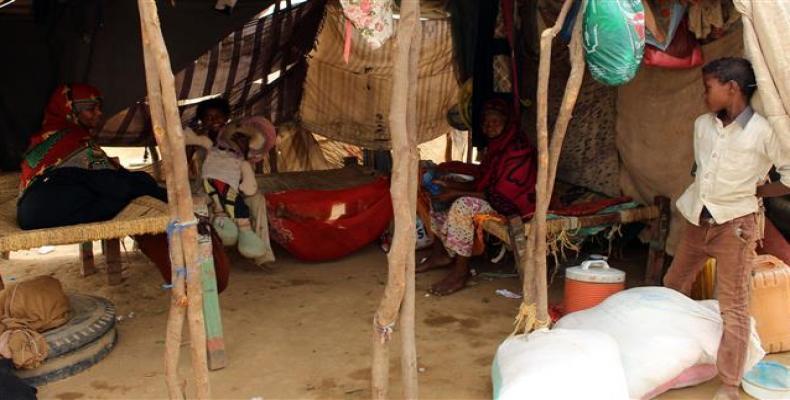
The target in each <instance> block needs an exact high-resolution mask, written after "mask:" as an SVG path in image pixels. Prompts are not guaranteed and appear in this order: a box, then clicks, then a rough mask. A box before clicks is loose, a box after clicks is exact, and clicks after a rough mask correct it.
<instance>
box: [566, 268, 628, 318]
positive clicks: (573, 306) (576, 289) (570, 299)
mask: <svg viewBox="0 0 790 400" xmlns="http://www.w3.org/2000/svg"><path fill="white" fill-rule="evenodd" d="M623 289H625V272H623V271H620V270H619V269H615V268H612V267H610V266H609V264H608V263H607V262H606V260H602V259H594V260H587V261H584V262H582V265H580V266H578V267H571V268H568V269H566V270H565V298H564V303H565V312H566V313H572V312H575V311H581V310H585V309H588V308H591V307H595V306H596V305H598V304H599V303H601V302H602V301H604V300H606V298H607V297H609V296H611V295H613V294H615V293H617V292H620V291H622V290H623Z"/></svg>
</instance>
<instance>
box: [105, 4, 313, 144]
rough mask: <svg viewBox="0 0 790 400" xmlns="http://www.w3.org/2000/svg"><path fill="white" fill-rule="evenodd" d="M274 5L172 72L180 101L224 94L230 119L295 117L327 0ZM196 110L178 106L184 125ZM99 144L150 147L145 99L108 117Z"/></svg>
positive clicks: (186, 106) (151, 138)
mask: <svg viewBox="0 0 790 400" xmlns="http://www.w3.org/2000/svg"><path fill="white" fill-rule="evenodd" d="M274 3H275V4H274V6H273V7H274V10H273V12H272V13H271V14H269V15H265V16H262V17H260V18H256V19H253V20H252V21H250V22H248V23H247V24H245V25H244V26H243V27H242V28H241V29H239V30H237V31H235V32H232V33H230V34H229V35H228V36H227V37H225V38H224V39H223V40H221V41H220V42H218V43H217V44H215V45H214V46H213V47H212V48H211V49H209V50H208V51H206V52H205V53H204V54H203V55H202V56H200V57H199V58H198V59H197V60H195V62H194V64H192V65H190V66H189V67H187V68H185V69H183V70H181V71H179V72H178V73H177V74H176V76H175V85H176V94H177V95H178V99H179V100H190V99H197V98H201V97H205V96H212V95H222V96H224V97H225V98H227V99H229V100H230V103H231V107H232V112H233V115H234V116H242V115H251V114H252V113H255V114H257V115H263V116H265V117H268V118H269V119H271V120H272V121H273V122H274V123H279V122H283V121H287V120H289V119H291V118H293V116H294V115H295V113H296V112H297V110H298V107H299V102H300V100H301V91H302V90H301V82H302V80H303V79H304V72H305V70H306V63H305V56H306V54H307V53H308V52H309V51H310V50H311V49H312V48H313V44H314V41H315V36H316V33H317V31H318V27H319V25H320V23H321V20H322V18H323V14H324V6H325V3H326V0H310V1H307V2H304V3H300V4H291V0H286V1H282V2H280V1H275V2H274ZM277 71H279V73H277ZM195 109H196V106H195V105H194V104H190V105H185V106H183V107H181V115H182V121H184V123H185V124H188V123H190V122H191V121H192V120H193V119H194V116H195ZM98 140H99V143H100V144H102V145H110V146H113V145H115V146H123V145H126V146H129V145H145V144H150V143H152V142H153V137H152V135H151V132H150V120H149V115H148V109H147V106H146V104H145V101H144V99H141V100H140V101H139V102H137V103H135V104H133V105H131V106H130V107H129V108H127V109H126V110H124V111H121V112H119V113H117V114H116V115H114V116H112V117H111V118H109V119H108V120H107V122H106V123H105V125H104V126H103V128H102V129H101V132H100V134H99V139H98Z"/></svg>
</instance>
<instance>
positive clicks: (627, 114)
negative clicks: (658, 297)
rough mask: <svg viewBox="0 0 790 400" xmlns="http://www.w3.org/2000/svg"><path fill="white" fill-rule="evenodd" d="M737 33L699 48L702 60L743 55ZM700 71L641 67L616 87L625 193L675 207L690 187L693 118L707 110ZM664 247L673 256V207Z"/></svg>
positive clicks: (678, 223) (677, 224) (677, 218)
mask: <svg viewBox="0 0 790 400" xmlns="http://www.w3.org/2000/svg"><path fill="white" fill-rule="evenodd" d="M741 38H742V33H741V29H737V30H735V31H734V32H731V33H730V34H728V35H727V36H725V37H723V38H721V39H719V40H717V41H715V42H712V43H710V44H708V45H705V46H703V49H702V51H703V54H704V57H705V60H706V61H710V60H714V59H717V58H720V57H726V56H741V54H742V53H743V40H742V39H741ZM703 89H704V88H703V84H702V71H701V69H700V68H694V69H689V70H668V69H660V68H650V67H642V68H641V70H640V71H639V73H638V74H637V76H636V78H635V79H634V80H633V81H631V83H629V84H628V85H625V86H622V87H620V89H619V93H618V98H617V148H618V150H619V151H620V158H621V160H622V168H621V169H620V184H621V186H622V189H623V192H624V193H625V194H626V195H628V196H631V197H633V198H635V199H637V200H639V201H642V202H644V203H650V202H652V201H653V197H654V196H656V195H662V196H667V197H669V198H671V199H672V201H673V203H674V201H675V200H677V198H678V197H679V196H680V195H681V194H682V193H683V191H685V190H686V187H688V185H689V184H691V181H692V179H693V178H692V177H691V166H692V164H693V153H694V150H693V144H692V143H693V132H694V120H695V119H696V118H697V117H698V116H699V115H702V114H704V113H706V112H707V110H706V109H705V103H704V101H703V97H702V95H703ZM672 209H673V213H672V222H671V224H670V228H671V231H670V235H669V239H668V243H667V249H668V250H669V251H670V253H674V249H675V245H676V243H677V240H678V235H679V233H680V228H681V227H682V226H683V223H682V222H683V220H682V218H683V217H682V216H681V215H680V214H679V213H678V212H677V210H675V208H674V204H673V207H672Z"/></svg>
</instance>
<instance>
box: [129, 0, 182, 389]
mask: <svg viewBox="0 0 790 400" xmlns="http://www.w3.org/2000/svg"><path fill="white" fill-rule="evenodd" d="M137 3H138V7H139V10H140V28H141V31H142V40H143V56H144V57H143V59H144V62H145V77H146V86H147V89H148V107H149V109H150V114H151V128H152V130H153V133H154V138H155V139H156V142H157V145H158V146H159V150H160V151H161V153H162V171H163V172H164V177H165V183H166V185H167V197H168V198H169V199H173V198H175V191H174V183H173V182H174V177H173V169H172V166H171V165H170V161H171V160H172V158H171V156H170V146H169V145H168V142H167V137H166V132H165V117H164V109H163V107H162V94H161V86H160V84H159V73H158V71H157V69H156V64H155V61H154V55H153V54H152V48H151V46H152V44H151V40H150V39H149V37H148V34H147V33H146V29H145V26H146V21H147V18H146V13H144V12H143V10H144V9H145V7H146V6H145V4H144V3H145V0H138V2H137ZM168 208H169V209H170V218H171V220H175V219H177V218H178V208H177V205H176V202H174V201H170V202H168ZM169 248H170V264H171V268H172V269H171V277H172V278H171V283H172V288H171V297H170V312H169V315H168V319H167V332H166V334H165V381H166V383H167V390H168V395H169V396H170V399H183V398H184V393H183V389H184V388H183V387H184V382H183V381H182V380H181V379H180V378H179V377H178V360H179V358H180V355H181V336H182V330H183V326H184V318H185V316H186V308H185V307H186V305H187V299H186V288H185V281H184V278H183V276H182V275H181V274H179V273H177V271H176V268H177V267H178V266H179V265H184V254H183V252H182V251H181V236H180V235H169Z"/></svg>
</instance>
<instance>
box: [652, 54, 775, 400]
mask: <svg viewBox="0 0 790 400" xmlns="http://www.w3.org/2000/svg"><path fill="white" fill-rule="evenodd" d="M702 74H703V80H704V83H705V105H706V106H707V108H708V110H710V113H708V114H704V115H702V116H700V117H699V118H697V120H696V122H695V123H694V160H695V173H694V183H692V184H691V186H689V187H688V189H686V192H685V193H684V194H683V195H682V196H681V197H680V199H678V201H677V207H678V210H679V211H680V213H681V214H683V216H684V217H685V218H686V220H687V223H686V224H685V225H686V227H685V228H686V229H685V232H684V233H683V236H682V238H681V241H680V243H679V245H678V248H677V250H676V252H675V253H676V254H675V259H674V261H673V262H672V266H671V267H670V268H669V271H668V272H667V275H666V277H665V278H664V284H665V285H666V286H667V287H670V288H672V289H675V290H678V291H680V292H682V293H684V294H686V295H688V294H689V293H690V291H691V286H692V285H693V283H694V280H695V279H696V277H697V274H698V273H699V271H700V270H701V269H702V267H703V265H704V264H705V260H706V259H707V258H708V257H713V258H715V259H716V272H717V276H716V287H717V297H718V300H719V307H720V309H721V315H722V319H723V320H724V332H723V334H722V338H721V343H720V344H719V352H718V358H717V367H718V370H719V377H720V378H721V381H722V386H721V387H720V388H719V390H718V391H717V392H716V396H715V399H739V398H740V395H739V388H738V386H739V385H740V383H741V378H742V377H743V366H744V362H745V359H746V353H747V345H748V340H749V329H750V322H749V310H748V307H749V287H750V286H749V285H750V282H749V278H750V275H751V271H752V262H753V259H754V255H755V246H756V242H757V240H758V239H759V232H757V231H758V223H757V213H758V197H773V196H782V195H785V194H788V193H790V151H788V150H790V149H787V148H785V147H783V145H782V143H781V142H780V140H779V136H778V135H779V134H780V133H779V132H774V131H773V129H771V125H770V124H769V123H768V121H767V120H766V119H765V118H764V117H762V116H761V115H759V114H756V113H755V112H754V110H752V108H751V107H750V106H749V101H750V100H751V97H752V95H753V94H754V92H755V90H757V84H756V80H755V76H754V71H753V70H752V66H751V64H750V63H749V61H747V60H745V59H742V58H721V59H718V60H715V61H712V62H711V63H709V64H708V65H706V66H705V67H704V68H703V69H702ZM781 134H785V135H788V134H790V132H781ZM772 166H776V168H777V171H778V172H779V173H780V175H781V181H780V182H773V183H768V184H764V185H760V186H758V185H759V184H760V182H761V181H762V180H763V178H764V177H765V176H766V175H767V174H768V172H769V170H770V169H771V167H772Z"/></svg>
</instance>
